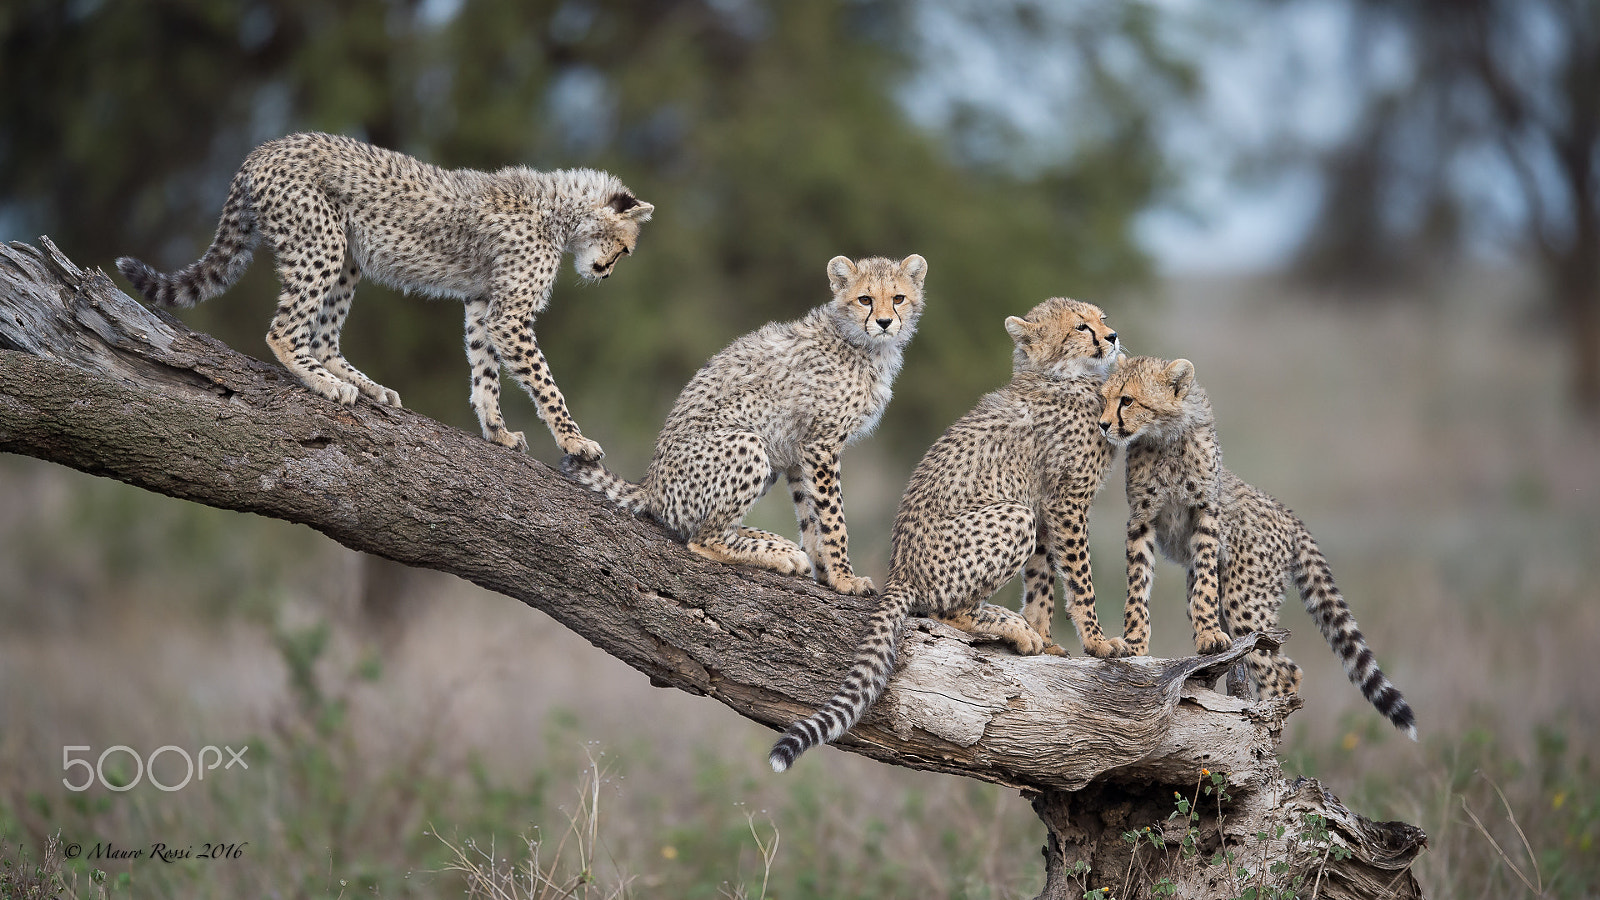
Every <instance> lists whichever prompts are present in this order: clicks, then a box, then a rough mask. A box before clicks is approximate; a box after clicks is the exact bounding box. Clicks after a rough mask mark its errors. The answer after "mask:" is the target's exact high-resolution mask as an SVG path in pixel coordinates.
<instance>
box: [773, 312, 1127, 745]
mask: <svg viewBox="0 0 1600 900" xmlns="http://www.w3.org/2000/svg"><path fill="white" fill-rule="evenodd" d="M1006 331H1008V332H1010V334H1011V338H1012V340H1013V341H1014V342H1015V344H1016V346H1015V349H1014V351H1013V354H1012V361H1013V363H1012V365H1013V375H1012V378H1011V382H1010V383H1009V384H1007V385H1006V386H1005V387H1003V388H1001V389H1000V390H998V391H995V392H994V393H991V394H989V395H987V396H985V397H984V398H983V399H982V400H980V401H978V405H977V406H976V407H974V408H973V410H972V411H971V412H969V413H967V414H966V415H965V416H962V417H961V418H960V419H959V420H957V421H956V423H955V424H953V425H951V426H950V428H949V429H948V430H946V431H945V433H944V435H943V436H942V437H940V438H939V440H937V441H935V442H934V444H933V446H932V447H930V448H928V452H927V453H926V454H925V455H924V456H923V457H922V461H921V462H920V463H918V464H917V468H916V469H915V471H913V472H912V473H911V480H910V482H909V483H908V484H907V485H906V491H905V495H904V496H903V497H902V498H901V500H900V511H899V512H898V513H897V514H896V516H895V521H894V531H893V533H892V535H891V537H890V550H889V579H888V582H887V584H886V585H885V586H884V589H883V599H882V600H881V601H880V602H879V604H878V609H877V611H875V612H874V613H873V614H872V618H871V620H870V621H869V622H868V625H867V634H866V637H865V638H863V639H862V641H861V644H860V646H859V648H858V649H857V650H856V656H855V660H854V662H852V663H851V666H850V672H849V674H848V675H846V676H845V679H844V684H843V685H841V686H840V688H839V691H838V693H837V694H835V695H834V697H833V699H831V700H829V701H828V702H827V703H826V704H825V705H824V706H823V707H822V708H821V709H820V710H818V711H817V712H816V713H815V714H813V715H811V716H810V717H809V718H806V719H802V720H800V721H799V722H796V723H794V724H793V725H790V726H789V728H788V730H787V731H785V732H784V734H783V737H782V738H780V739H779V740H778V742H777V744H776V745H775V746H774V747H773V748H772V754H771V756H770V757H768V761H769V762H770V763H771V764H772V768H773V770H774V771H778V772H782V771H784V770H785V769H787V768H789V766H791V765H793V764H794V761H795V758H796V757H798V756H799V755H800V754H802V753H804V752H805V751H807V750H809V749H810V748H812V747H815V746H816V745H818V744H823V743H831V742H832V741H834V740H836V739H838V737H839V736H840V735H842V734H844V733H845V732H846V731H848V730H850V728H851V727H852V726H854V725H855V724H856V722H858V721H860V719H861V716H862V715H864V714H865V713H866V711H867V710H868V709H869V708H870V707H871V706H872V704H873V703H875V702H876V701H877V699H878V697H879V696H880V695H881V694H882V693H883V689H884V687H885V685H887V684H888V682H889V676H890V675H891V674H892V673H893V672H894V663H895V655H896V652H897V648H898V646H899V643H900V635H901V632H902V631H903V630H904V629H905V623H906V619H907V617H909V616H911V615H914V614H916V615H930V616H932V617H933V618H935V619H938V620H939V621H941V622H944V623H946V624H949V625H953V626H955V627H956V628H959V629H961V630H962V631H966V632H969V633H971V634H976V635H984V636H988V637H993V638H998V639H1001V640H1004V641H1007V642H1009V643H1010V644H1012V645H1013V646H1015V647H1016V649H1017V652H1019V653H1023V654H1030V655H1031V654H1036V653H1041V652H1055V653H1058V654H1061V653H1064V651H1062V650H1061V649H1060V648H1059V647H1058V646H1057V645H1056V644H1055V643H1054V642H1053V641H1052V640H1051V639H1050V615H1051V613H1052V611H1053V608H1054V601H1053V599H1052V598H1051V594H1052V590H1053V575H1052V572H1054V571H1060V572H1061V573H1062V576H1063V578H1064V579H1065V581H1066V583H1067V588H1068V590H1069V591H1070V592H1071V594H1072V606H1071V613H1072V620H1073V623H1074V624H1075V625H1076V626H1077V629H1078V636H1079V639H1080V640H1081V641H1082V642H1083V646H1084V649H1085V650H1087V651H1088V652H1089V653H1091V654H1093V655H1095V656H1103V657H1107V656H1125V655H1127V652H1128V650H1127V647H1126V645H1124V644H1123V642H1122V641H1121V639H1107V638H1106V636H1105V635H1104V634H1103V633H1102V632H1101V630H1100V623H1099V621H1098V619H1097V618H1096V616H1095V611H1094V584H1093V582H1092V581H1091V579H1090V576H1089V541H1088V537H1089V535H1088V519H1089V504H1090V502H1091V501H1092V500H1093V499H1094V496H1095V494H1096V493H1098V492H1099V490H1100V485H1101V483H1102V482H1103V481H1104V480H1105V474H1106V470H1107V469H1108V468H1109V467H1110V465H1111V457H1112V449H1111V446H1110V445H1109V444H1108V443H1106V441H1105V439H1104V438H1103V437H1102V436H1101V434H1100V431H1099V429H1097V428H1096V427H1095V420H1096V417H1098V416H1099V414H1100V385H1101V382H1103V381H1104V380H1105V377H1106V371H1107V369H1109V368H1110V366H1111V364H1112V361H1113V360H1115V359H1116V358H1117V356H1118V354H1119V353H1120V352H1121V347H1120V345H1119V344H1118V342H1117V333H1116V332H1115V331H1112V330H1111V328H1110V326H1108V325H1107V324H1106V321H1105V314H1104V313H1102V312H1101V311H1100V310H1099V309H1098V308H1097V307H1095V306H1092V305H1090V304H1088V303H1082V302H1079V301H1077V300H1067V299H1064V298H1060V297H1055V298H1051V299H1049V300H1046V301H1044V302H1043V303H1041V304H1039V305H1038V306H1036V307H1034V308H1033V310H1032V311H1030V312H1029V313H1028V314H1027V316H1025V317H1022V318H1018V317H1016V316H1012V317H1010V318H1008V319H1006ZM1024 564H1026V567H1027V569H1026V576H1025V577H1026V582H1027V585H1026V587H1027V591H1026V595H1025V596H1026V598H1027V599H1026V601H1025V604H1024V611H1025V613H1026V615H1025V616H1024V615H1019V614H1017V613H1015V612H1013V611H1011V610H1010V609H1007V608H1005V607H1003V606H996V605H993V604H990V603H987V602H985V601H986V600H987V599H988V598H989V597H990V596H991V595H992V594H994V592H995V591H996V590H997V589H999V587H1000V586H1001V585H1003V584H1005V583H1006V582H1007V581H1008V580H1010V579H1011V578H1012V577H1013V576H1015V575H1016V574H1017V572H1018V570H1019V569H1022V568H1023V567H1024Z"/></svg>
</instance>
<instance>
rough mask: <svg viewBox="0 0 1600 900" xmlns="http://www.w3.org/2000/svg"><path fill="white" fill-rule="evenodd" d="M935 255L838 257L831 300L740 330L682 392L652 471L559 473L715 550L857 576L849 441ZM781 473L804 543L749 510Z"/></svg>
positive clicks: (847, 587) (912, 313)
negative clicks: (849, 513) (848, 492)
mask: <svg viewBox="0 0 1600 900" xmlns="http://www.w3.org/2000/svg"><path fill="white" fill-rule="evenodd" d="M927 271H928V264H927V261H926V260H924V259H923V258H922V257H920V256H917V255H915V254H913V255H911V256H908V257H906V258H905V259H904V260H902V261H900V262H898V263H896V262H894V261H892V260H888V259H881V258H872V259H863V260H861V261H860V262H851V261H850V260H849V259H848V258H846V257H843V256H836V257H834V258H833V259H831V260H829V261H828V280H829V282H830V283H831V284H832V287H833V300H832V302H830V303H827V304H826V305H823V306H819V307H817V308H816V309H814V310H812V311H811V312H810V313H809V314H808V315H806V316H805V317H804V318H802V319H800V320H799V321H797V322H786V323H773V324H770V325H767V326H766V327H764V328H761V329H760V330H758V331H755V332H752V333H750V334H747V335H745V336H744V337H742V338H739V339H738V340H736V341H734V342H733V344H731V345H730V346H729V347H728V348H727V349H725V350H723V351H722V352H721V353H718V354H717V355H716V356H714V357H712V358H711V361H710V362H708V363H706V364H705V365H704V366H703V367H702V368H701V369H700V371H699V372H698V373H697V374H696V375H695V376H694V378H693V379H692V380H690V382H689V385H688V386H687V387H685V388H684V389H683V393H681V394H679V395H678V401H677V403H675V404H674V405H673V407H672V412H671V413H670V414H668V416H667V422H666V424H665V425H664V426H663V427H662V429H661V435H660V436H659V437H658V438H657V439H656V452H655V457H654V458H653V459H651V461H650V466H649V468H648V469H646V470H645V473H644V478H643V479H641V480H640V482H639V483H638V484H632V483H630V482H627V481H624V480H622V479H621V478H618V477H617V476H616V475H614V474H612V473H611V471H610V470H609V469H607V468H605V466H603V465H599V464H596V463H592V462H588V461H585V460H581V459H578V458H576V457H572V456H568V457H567V458H565V459H563V460H562V471H563V472H565V473H566V474H567V475H568V476H569V477H571V478H573V479H574V480H576V481H578V482H579V483H581V484H583V485H585V486H587V487H589V488H590V489H592V490H595V491H599V492H601V493H603V494H605V495H606V496H607V497H609V498H610V499H611V501H612V502H614V503H617V504H618V505H620V506H622V507H624V508H625V509H628V510H630V511H632V512H634V513H647V514H649V515H650V516H651V517H653V518H655V519H656V520H658V521H660V522H661V523H662V524H663V525H666V526H667V527H668V528H670V529H671V530H672V531H674V532H676V533H677V534H678V536H679V537H681V538H684V539H685V540H687V541H688V544H689V549H690V550H693V551H694V552H695V553H698V554H700V555H701V556H705V557H709V558H711V559H714V560H718V561H719V562H725V563H743V564H746V565H754V566H761V567H763V568H767V569H773V570H775V571H778V572H782V573H784V574H789V575H799V574H805V573H807V572H814V573H815V575H816V579H817V581H818V582H819V583H821V584H823V585H826V586H827V587H830V588H832V589H834V590H836V591H839V592H841V593H846V594H870V593H871V592H872V581H871V580H870V579H867V578H862V577H859V576H857V575H855V574H854V573H853V572H852V571H851V568H850V554H849V548H848V544H847V538H846V534H845V525H844V506H843V502H842V496H841V494H840V487H839V451H840V450H841V449H842V448H843V447H844V445H845V444H848V443H850V442H851V441H854V440H855V439H857V438H859V437H862V436H864V435H866V434H867V433H868V432H870V431H872V429H873V427H874V426H876V425H877V424H878V419H879V418H880V417H881V416H882V415H883V410H884V407H886V406H887V405H888V404H889V397H890V387H891V386H892V385H893V384H894V378H895V375H897V374H898V373H899V371H900V359H901V352H902V351H903V350H904V348H905V345H906V343H907V342H909V341H910V340H911V334H912V332H913V331H915V330H916V327H917V318H918V317H919V316H920V315H921V314H922V283H923V278H924V276H925V275H926V274H927ZM780 474H782V475H784V476H785V477H786V478H787V479H788V482H789V489H790V491H791V493H792V495H793V497H794V507H795V515H796V517H797V518H798V519H799V522H800V535H801V541H802V544H803V546H799V545H796V544H795V543H793V542H792V541H789V540H788V539H786V538H783V537H780V536H778V535H776V534H772V533H771V532H766V531H760V530H758V529H755V528H747V527H745V526H743V525H740V524H739V522H740V521H741V520H742V519H743V518H744V515H745V513H746V512H748V511H749V509H750V507H751V506H753V505H754V504H755V502H756V501H757V500H759V499H761V497H762V496H763V495H765V494H766V492H767V491H768V490H769V489H770V488H771V487H772V485H773V483H774V482H776V481H777V480H778V476H779V475H780Z"/></svg>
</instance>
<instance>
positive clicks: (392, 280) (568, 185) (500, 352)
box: [117, 134, 655, 459]
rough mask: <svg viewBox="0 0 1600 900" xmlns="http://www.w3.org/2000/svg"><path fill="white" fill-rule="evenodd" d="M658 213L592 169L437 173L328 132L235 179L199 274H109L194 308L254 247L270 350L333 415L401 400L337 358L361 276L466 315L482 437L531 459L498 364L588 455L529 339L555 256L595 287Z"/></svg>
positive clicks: (160, 299)
mask: <svg viewBox="0 0 1600 900" xmlns="http://www.w3.org/2000/svg"><path fill="white" fill-rule="evenodd" d="M654 208H655V207H653V206H651V205H650V204H648V203H643V202H641V201H639V199H638V198H636V197H634V195H633V193H632V192H631V191H629V190H628V189H627V188H626V187H624V186H623V184H622V182H621V181H618V180H617V179H616V178H615V177H613V176H611V175H608V174H606V173H604V172H597V171H595V170H593V169H563V170H559V171H554V172H535V171H533V170H532V169H528V168H524V167H520V166H517V167H510V168H505V169H501V170H500V171H498V172H493V173H489V172H477V171H473V170H471V169H455V170H450V169H441V168H439V167H437V166H431V165H428V164H427V163H423V162H420V161H418V160H415V159H412V158H411V157H409V156H406V155H404V154H401V153H395V152H393V151H390V150H384V149H382V148H379V147H374V146H372V145H370V144H364V143H362V142H360V141H356V140H352V139H350V138H346V137H338V136H335V135H327V134H294V135H290V136H288V137H285V138H282V139H279V140H275V141H269V142H268V143H265V144H262V145H261V146H260V147H258V148H256V150H255V151H254V152H252V153H251V154H250V155H249V156H248V157H247V158H246V159H245V161H244V164H243V166H241V167H240V169H239V173H238V174H237V175H235V176H234V179H233V185H232V187H231V188H230V189H229V191H228V199H227V201H226V202H225V203H224V204H223V208H222V221H221V224H219V225H218V226H217V234H216V238H215V239H214V240H213V241H212V243H211V247H210V248H209V249H207V250H206V252H205V254H204V255H203V256H202V257H201V258H200V260H199V261H198V262H195V263H192V264H191V265H189V266H187V267H185V268H183V269H181V270H179V271H177V272H174V273H172V274H162V273H160V272H157V271H156V270H154V269H152V268H151V267H150V266H148V265H146V264H144V263H142V262H140V261H139V260H137V259H133V258H132V257H123V258H121V259H119V260H117V268H118V269H119V270H120V271H121V272H122V274H123V275H124V276H126V277H127V279H128V280H129V281H130V282H132V283H133V286H134V288H135V289H137V290H138V291H139V293H141V294H143V295H144V297H145V298H146V299H147V300H149V301H150V302H151V303H155V304H158V305H161V306H169V307H190V306H194V305H195V304H196V303H199V302H200V301H202V300H207V299H209V298H211V297H214V296H216V295H217V294H220V293H222V292H223V291H224V290H226V289H227V288H228V287H230V286H231V285H233V283H234V282H236V281H238V279H239V276H240V275H242V274H243V273H244V270H245V268H246V267H247V266H248V265H249V264H250V259H251V256H252V254H253V252H254V250H255V248H256V246H257V245H258V244H260V243H262V242H263V241H265V242H266V244H267V246H269V247H271V248H272V251H273V254H274V256H275V258H276V261H277V269H278V278H279V280H280V281H281V282H282V292H281V293H280V294H279V297H278V309H277V313H276V314H275V315H274V316H273V319H272V326H271V328H270V329H269V330H268V331H267V345H268V346H270V347H271V348H272V352H273V353H274V354H275V355H276V356H277V357H278V360H279V361H280V362H282V363H283V365H284V366H285V367H286V368H288V369H289V371H291V372H293V373H294V374H295V376H296V377H298V378H299V379H300V380H301V382H303V383H304V384H305V385H306V387H309V388H310V389H311V390H312V391H314V392H316V393H318V394H320V395H322V396H323V397H326V398H328V399H329V400H334V401H337V402H339V403H344V404H351V403H354V402H356V398H357V397H358V396H361V395H365V396H366V397H368V398H370V399H371V400H373V401H374V402H376V403H380V404H384V405H387V406H399V405H400V395H399V394H396V393H395V392H394V391H391V390H389V389H388V388H386V387H383V386H382V385H379V384H377V383H375V382H373V381H372V379H370V378H368V377H367V376H365V375H363V374H362V373H361V372H360V371H358V370H357V369H356V368H355V367H354V366H352V365H350V363H348V362H346V361H345V358H344V355H343V353H342V352H341V351H340V348H339V332H340V330H341V328H342V327H343V325H344V320H345V316H346V315H348V314H349V312H350V298H351V295H352V293H353V292H354V291H355V288H356V284H357V283H359V282H360V281H361V279H362V277H363V276H364V277H367V278H370V279H372V280H374V281H376V282H378V283H379V284H384V285H388V286H389V287H393V288H398V289H400V290H405V291H415V292H418V293H422V294H426V295H431V296H437V297H455V298H458V299H460V300H463V301H464V302H465V303H466V332H467V334H466V345H467V359H468V362H469V363H471V366H472V406H473V408H474V409H475V410H476V411H477V413H478V422H479V424H480V425H481V426H482V428H483V436H484V437H485V438H487V439H488V440H491V441H493V442H495V443H497V444H500V445H502V446H506V447H512V448H515V449H518V450H525V449H527V440H526V439H525V438H524V437H523V435H522V433H521V432H515V431H508V430H507V429H506V427H505V419H504V417H503V416H502V415H501V413H500V367H501V366H502V365H504V366H507V367H509V368H510V370H511V374H512V375H513V376H514V377H515V378H516V379H517V382H518V383H519V384H521V385H522V387H523V388H524V389H525V390H527V392H528V394H529V395H530V396H532V397H533V399H534V401H535V403H536V404H537V406H538V410H539V417H540V418H541V419H543V420H544V422H545V424H546V425H547V426H548V427H549V428H550V433H551V434H552V435H553V436H554V437H555V439H556V443H558V444H560V445H561V449H562V450H563V451H564V452H566V453H574V454H578V455H580V456H584V457H586V458H592V459H598V458H600V457H601V456H603V455H604V453H603V451H602V450H601V449H600V445H599V444H596V443H595V442H594V441H591V440H588V439H586V438H585V437H584V436H583V434H582V433H581V432H580V431H579V430H578V426H577V423H575V422H573V421H572V416H571V415H570V414H569V413H568V412H567V407H566V401H565V400H564V399H563V398H562V395H561V391H560V390H559V389H557V388H556V384H555V381H554V379H553V378H552V377H551V375H550V369H549V366H548V365H547V364H546V363H545V358H544V354H543V353H542V352H541V351H540V349H539V344H538V342H537V341H536V340H535V339H534V335H533V318H534V316H535V315H537V314H538V313H539V312H541V311H542V310H543V309H544V308H545V305H546V304H547V303H548V302H549V300H550V290H551V287H552V286H553V285H554V284H555V278H556V269H557V267H558V265H559V264H560V262H561V256H562V254H563V253H571V254H573V257H574V259H573V265H574V266H575V267H576V268H577V271H578V274H579V275H581V276H583V277H585V278H589V279H598V278H605V277H607V276H609V275H610V274H611V271H612V269H613V267H614V266H615V265H616V263H617V261H618V260H619V259H621V258H622V257H623V256H626V255H628V254H630V253H632V252H633V248H634V246H635V245H636V244H637V243H638V239H639V228H640V225H642V224H643V223H644V222H645V221H647V220H648V219H649V218H650V214H651V212H652V211H653V210H654Z"/></svg>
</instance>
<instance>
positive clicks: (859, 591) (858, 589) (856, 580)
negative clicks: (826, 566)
mask: <svg viewBox="0 0 1600 900" xmlns="http://www.w3.org/2000/svg"><path fill="white" fill-rule="evenodd" d="M821 581H822V583H823V584H825V585H826V586H828V587H829V588H832V589H833V590H836V591H838V592H839V593H841V594H855V595H856V596H858V597H871V596H872V595H873V594H876V593H877V592H878V589H877V588H875V587H873V586H872V579H871V578H867V577H864V576H861V575H835V576H833V577H832V578H824V579H821Z"/></svg>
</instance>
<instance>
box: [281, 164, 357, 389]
mask: <svg viewBox="0 0 1600 900" xmlns="http://www.w3.org/2000/svg"><path fill="white" fill-rule="evenodd" d="M291 194H292V197H298V199H299V200H300V203H299V204H296V203H293V202H286V203H284V204H281V205H280V204H274V205H271V206H264V207H263V209H262V210H261V214H260V215H261V225H260V227H261V231H262V232H263V233H265V234H268V235H271V234H275V233H280V231H281V233H285V234H294V233H296V231H297V229H299V230H300V231H304V230H305V229H304V226H303V224H301V223H300V222H299V220H293V221H288V222H283V221H280V220H281V219H284V218H285V217H286V216H287V215H288V214H289V213H290V212H292V213H293V214H294V215H297V216H300V217H303V218H308V219H312V220H318V221H322V222H327V223H330V224H331V223H332V222H334V221H335V217H334V213H333V208H332V207H331V206H329V204H328V201H327V200H326V199H324V198H323V196H322V194H321V192H320V191H318V190H317V189H316V188H315V187H314V186H312V185H302V186H300V190H299V191H298V192H291ZM297 207H298V208H297ZM285 210H288V212H285ZM346 248H347V242H346V239H345V236H344V232H343V231H340V230H339V229H336V228H331V227H325V228H323V229H322V233H321V234H320V235H318V240H317V242H315V243H310V244H303V245H300V246H296V247H289V246H274V247H273V252H274V253H275V254H276V257H277V265H278V279H279V281H280V282H281V283H282V285H283V291H282V293H280V294H279V295H278V310H277V312H276V313H275V314H274V315H273V317H272V325H271V326H270V327H269V328H268V329H267V346H269V347H271V348H272V352H273V355H275V356H277V357H278V361H279V362H281V363H283V365H284V368H286V369H288V370H289V371H290V372H292V373H294V375H295V376H296V377H298V378H299V379H300V381H301V382H303V383H304V384H305V385H306V387H308V388H310V389H311V390H313V391H315V392H316V393H318V394H321V395H322V396H324V397H326V398H328V399H329V400H332V401H334V402H336V403H343V404H345V405H346V406H349V405H350V404H353V403H355V402H356V398H357V397H359V396H360V394H361V392H360V390H359V389H358V388H357V387H356V386H355V385H354V384H351V383H349V382H347V381H344V380H342V379H340V378H339V377H338V376H337V375H335V374H333V373H332V372H330V371H328V368H327V367H326V366H324V365H323V364H322V362H321V361H320V360H319V359H317V355H318V354H316V353H313V352H312V342H313V340H314V331H320V326H319V325H318V320H319V317H320V316H321V315H322V314H323V313H322V310H323V302H324V300H325V299H326V298H328V297H329V295H331V294H332V293H333V292H334V289H335V288H336V287H337V286H338V280H339V274H340V272H341V271H342V270H343V269H344V261H345V255H346V252H347V249H346ZM319 350H320V345H319Z"/></svg>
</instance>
